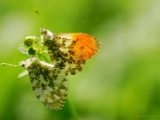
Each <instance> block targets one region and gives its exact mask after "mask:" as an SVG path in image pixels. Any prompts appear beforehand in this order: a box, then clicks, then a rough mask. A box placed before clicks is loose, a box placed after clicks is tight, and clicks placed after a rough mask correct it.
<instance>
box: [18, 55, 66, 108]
mask: <svg viewBox="0 0 160 120" xmlns="http://www.w3.org/2000/svg"><path fill="white" fill-rule="evenodd" d="M20 66H21V67H23V68H26V69H27V70H28V73H29V77H30V81H31V85H32V89H33V91H34V93H35V95H36V96H37V98H38V99H39V100H40V101H41V102H42V103H43V104H44V105H45V106H47V107H48V108H50V109H54V110H60V109H61V108H62V107H63V106H64V103H65V100H66V97H67V94H68V80H67V79H66V75H65V74H64V73H63V72H62V71H61V70H60V69H59V68H56V67H55V66H54V65H53V64H48V63H46V62H44V61H41V60H39V59H38V58H37V57H33V58H30V59H28V60H25V61H21V62H20Z"/></svg>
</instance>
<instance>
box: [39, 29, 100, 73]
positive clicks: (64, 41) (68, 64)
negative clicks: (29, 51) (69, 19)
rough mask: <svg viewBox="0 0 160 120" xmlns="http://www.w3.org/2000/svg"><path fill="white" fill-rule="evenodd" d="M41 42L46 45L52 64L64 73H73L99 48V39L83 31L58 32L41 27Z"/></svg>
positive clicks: (79, 69) (80, 68)
mask: <svg viewBox="0 0 160 120" xmlns="http://www.w3.org/2000/svg"><path fill="white" fill-rule="evenodd" d="M40 31H41V36H40V40H41V43H42V44H43V45H44V46H46V47H47V49H48V54H49V56H50V59H51V61H52V62H53V64H54V65H55V66H56V67H57V68H60V69H61V70H63V71H64V73H65V74H66V75H69V74H71V75H75V74H76V73H77V72H78V71H81V70H82V68H83V66H84V64H85V63H86V61H87V60H89V59H90V58H91V57H92V56H93V55H95V54H96V53H97V51H98V50H99V49H100V43H99V41H98V40H97V39H96V38H95V37H93V36H91V35H88V34H84V33H60V34H53V33H52V32H51V31H49V30H47V29H45V28H41V30H40Z"/></svg>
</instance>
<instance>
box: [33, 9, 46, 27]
mask: <svg viewBox="0 0 160 120" xmlns="http://www.w3.org/2000/svg"><path fill="white" fill-rule="evenodd" d="M35 12H36V13H37V14H38V16H39V17H40V19H41V20H42V22H43V24H44V27H45V28H46V24H45V22H44V20H43V19H42V17H41V15H40V14H39V12H38V10H37V9H35Z"/></svg>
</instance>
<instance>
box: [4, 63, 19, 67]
mask: <svg viewBox="0 0 160 120" xmlns="http://www.w3.org/2000/svg"><path fill="white" fill-rule="evenodd" d="M1 66H13V67H17V66H19V65H14V64H9V63H1Z"/></svg>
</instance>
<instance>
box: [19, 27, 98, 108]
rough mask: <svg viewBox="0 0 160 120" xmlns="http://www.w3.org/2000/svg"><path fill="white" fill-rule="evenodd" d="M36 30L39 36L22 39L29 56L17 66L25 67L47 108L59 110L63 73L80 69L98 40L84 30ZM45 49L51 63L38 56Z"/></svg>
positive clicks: (63, 94)
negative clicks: (78, 31) (58, 31)
mask: <svg viewBox="0 0 160 120" xmlns="http://www.w3.org/2000/svg"><path fill="white" fill-rule="evenodd" d="M40 31H41V35H40V37H36V36H27V37H26V38H25V41H24V46H26V48H27V53H28V55H31V56H32V58H30V59H28V60H25V61H22V62H21V63H20V66H21V67H24V68H26V69H27V70H28V73H29V77H30V80H31V84H32V89H33V91H34V93H35V95H36V96H37V98H38V99H39V100H40V101H42V103H44V105H46V106H47V107H48V108H50V109H54V110H60V109H61V108H62V107H63V106H64V103H65V99H66V97H67V94H68V84H67V79H66V76H67V75H75V74H76V73H78V72H79V71H81V70H82V68H83V66H84V64H85V63H86V61H88V60H89V59H90V58H91V57H92V56H94V55H95V54H96V53H97V52H98V50H99V49H100V43H99V42H98V40H97V39H96V38H95V37H93V36H91V35H88V34H84V33H60V34H54V33H52V32H51V31H49V30H47V29H45V28H41V30H40ZM45 50H47V52H48V55H49V57H50V59H51V62H52V64H49V63H46V62H44V61H42V60H40V59H39V56H40V55H42V53H43V52H44V51H45ZM25 53H26V52H25ZM35 56H36V57H35ZM37 57H38V58H37Z"/></svg>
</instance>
